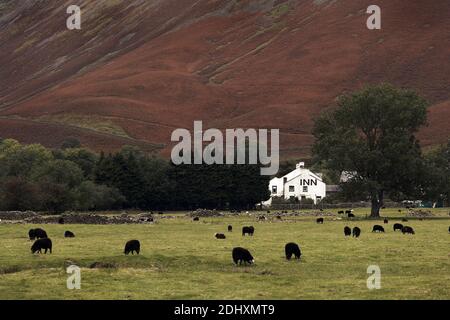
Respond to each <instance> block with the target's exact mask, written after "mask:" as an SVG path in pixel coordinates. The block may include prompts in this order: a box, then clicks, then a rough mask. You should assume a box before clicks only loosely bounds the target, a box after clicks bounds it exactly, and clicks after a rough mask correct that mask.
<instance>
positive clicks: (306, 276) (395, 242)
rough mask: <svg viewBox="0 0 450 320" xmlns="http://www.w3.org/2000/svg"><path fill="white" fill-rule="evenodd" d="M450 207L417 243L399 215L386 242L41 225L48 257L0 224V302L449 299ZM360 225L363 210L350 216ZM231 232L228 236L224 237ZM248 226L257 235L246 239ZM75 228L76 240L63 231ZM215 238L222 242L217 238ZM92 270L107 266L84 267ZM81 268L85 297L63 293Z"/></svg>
mask: <svg viewBox="0 0 450 320" xmlns="http://www.w3.org/2000/svg"><path fill="white" fill-rule="evenodd" d="M448 211H449V210H448V209H441V210H434V213H435V214H436V215H437V216H439V217H436V218H433V219H426V220H422V221H419V220H413V219H410V220H409V222H407V223H406V224H408V225H410V226H412V227H413V228H414V229H415V231H416V235H414V236H411V235H402V234H401V233H400V232H396V233H394V232H393V231H392V225H393V223H394V222H398V220H396V219H399V218H400V217H399V215H401V214H400V213H398V211H397V210H394V209H392V210H384V211H383V215H385V216H389V217H391V220H390V221H389V224H388V225H387V226H386V231H387V232H386V233H385V234H374V233H371V232H370V231H371V229H372V226H373V225H374V224H376V223H378V224H382V222H381V223H380V222H376V221H370V220H355V221H346V220H333V219H334V218H333V217H325V223H324V224H323V225H318V224H316V223H315V218H313V217H304V218H294V217H292V218H285V220H283V221H274V222H256V219H255V217H254V216H248V217H247V216H244V217H227V218H204V219H201V220H200V221H199V222H193V221H191V220H190V219H189V218H187V217H184V216H182V215H180V216H179V217H177V218H172V219H158V220H157V223H155V224H153V225H107V226H100V225H44V226H41V227H43V228H44V229H45V230H47V233H48V234H49V237H50V238H51V239H52V241H53V247H54V251H53V254H47V255H43V254H42V255H32V254H31V253H30V246H31V242H30V241H29V240H28V239H27V232H28V230H29V229H30V228H31V227H32V226H31V225H26V224H1V225H0V299H450V234H449V233H448V228H449V225H450V220H449V219H448ZM356 213H357V216H359V217H361V216H363V215H365V214H366V213H367V209H359V210H357V211H356ZM228 224H232V225H233V227H234V231H233V232H232V233H228V232H226V228H227V225H228ZM243 225H254V226H255V229H256V231H255V235H254V236H253V237H242V236H241V234H240V229H241V227H242V226H243ZM345 225H349V226H351V227H353V226H359V227H360V228H361V229H362V234H361V237H360V238H359V239H354V238H345V237H344V234H343V228H344V226H345ZM65 230H71V231H73V232H74V233H75V234H76V238H74V239H65V238H64V237H63V233H64V231H65ZM215 232H223V233H226V234H227V239H226V240H216V239H214V237H213V234H214V233H215ZM130 239H139V240H140V242H141V250H142V251H141V255H139V256H136V255H135V256H131V255H130V256H125V255H124V254H123V247H124V244H125V242H126V241H127V240H130ZM290 241H294V242H297V243H298V244H299V245H300V247H301V249H302V253H303V256H302V259H301V261H300V262H299V261H286V260H285V259H284V257H283V255H284V245H285V244H286V243H287V242H290ZM235 246H243V247H245V248H248V249H249V250H250V251H251V252H252V254H253V256H254V257H255V260H256V263H255V265H253V266H247V267H244V266H242V267H236V266H235V265H234V264H233V263H232V259H231V250H232V248H233V247H235ZM94 262H101V263H104V264H105V266H109V267H103V268H90V266H91V264H92V263H94ZM70 263H75V264H76V265H78V266H80V267H81V268H82V269H81V278H82V279H81V290H68V289H67V288H66V279H67V276H68V274H66V271H65V266H66V265H68V264H70ZM369 265H378V266H379V267H380V268H381V286H382V288H381V289H379V290H369V289H367V286H366V281H367V278H368V276H369V274H367V267H368V266H369Z"/></svg>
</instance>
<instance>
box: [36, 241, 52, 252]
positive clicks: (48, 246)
mask: <svg viewBox="0 0 450 320" xmlns="http://www.w3.org/2000/svg"><path fill="white" fill-rule="evenodd" d="M42 249H44V250H45V251H44V253H45V254H47V250H50V253H52V240H50V239H49V238H43V239H37V240H36V241H35V242H34V243H33V245H32V246H31V253H33V254H34V253H36V252H39V253H42Z"/></svg>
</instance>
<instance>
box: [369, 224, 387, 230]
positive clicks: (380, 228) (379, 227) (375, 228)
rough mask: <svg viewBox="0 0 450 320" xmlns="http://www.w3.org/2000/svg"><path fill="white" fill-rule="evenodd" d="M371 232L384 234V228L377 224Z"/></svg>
mask: <svg viewBox="0 0 450 320" xmlns="http://www.w3.org/2000/svg"><path fill="white" fill-rule="evenodd" d="M372 232H384V228H383V227H382V226H380V225H379V224H376V225H374V226H373V228H372Z"/></svg>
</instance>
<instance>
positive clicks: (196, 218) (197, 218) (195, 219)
mask: <svg viewBox="0 0 450 320" xmlns="http://www.w3.org/2000/svg"><path fill="white" fill-rule="evenodd" d="M199 220H200V218H199V217H194V218H192V221H199Z"/></svg>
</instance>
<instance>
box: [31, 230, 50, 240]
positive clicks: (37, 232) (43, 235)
mask: <svg viewBox="0 0 450 320" xmlns="http://www.w3.org/2000/svg"><path fill="white" fill-rule="evenodd" d="M30 231H31V230H30ZM34 236H35V238H36V239H44V238H48V236H47V232H45V230H44V229H41V228H36V229H34Z"/></svg>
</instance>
